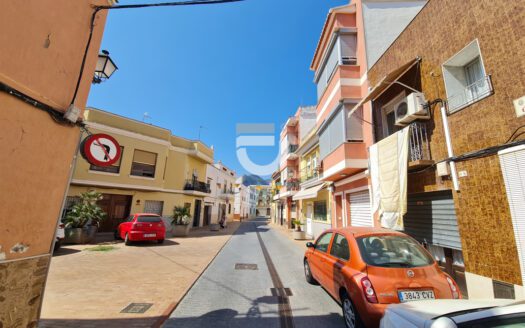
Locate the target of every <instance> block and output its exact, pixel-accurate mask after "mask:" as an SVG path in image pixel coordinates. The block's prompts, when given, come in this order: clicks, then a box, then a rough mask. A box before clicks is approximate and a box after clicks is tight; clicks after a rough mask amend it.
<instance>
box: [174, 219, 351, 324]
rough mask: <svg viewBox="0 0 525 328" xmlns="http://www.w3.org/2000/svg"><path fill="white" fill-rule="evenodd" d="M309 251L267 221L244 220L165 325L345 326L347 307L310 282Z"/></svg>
mask: <svg viewBox="0 0 525 328" xmlns="http://www.w3.org/2000/svg"><path fill="white" fill-rule="evenodd" d="M303 254H304V250H303V249H301V248H300V247H299V246H298V245H297V244H295V243H294V242H292V241H291V240H289V239H288V238H286V237H284V236H283V235H282V234H281V233H280V232H278V231H275V230H272V229H269V228H268V226H267V223H266V221H265V220H263V219H257V220H253V221H248V222H245V223H243V224H242V225H241V227H240V228H239V229H238V230H237V232H236V233H235V234H234V235H233V236H232V238H231V239H230V241H229V242H228V243H227V244H226V245H225V246H224V248H223V249H222V251H221V252H220V253H219V254H218V255H217V257H216V258H215V259H214V260H213V262H212V263H211V264H210V266H209V267H208V269H207V270H206V271H205V272H204V273H203V274H202V276H201V277H200V278H199V280H198V281H197V282H196V283H195V285H194V286H193V288H192V289H191V290H190V291H189V292H188V294H187V295H186V296H185V297H184V299H183V300H182V301H181V303H180V304H179V305H178V307H177V308H176V310H175V311H174V312H173V313H172V315H171V316H170V318H169V319H168V320H167V321H166V323H165V325H164V327H177V328H179V327H249V328H258V327H281V328H291V327H301V328H302V327H305V328H306V327H344V323H343V318H342V315H341V307H340V306H339V305H338V304H337V303H336V302H335V301H334V300H333V299H332V298H331V297H330V296H329V295H328V294H327V293H326V292H325V291H324V290H323V289H322V288H321V287H319V286H312V285H309V284H308V283H307V282H306V281H305V279H304V272H303V265H302V260H303ZM255 265H256V267H255ZM236 267H237V268H236Z"/></svg>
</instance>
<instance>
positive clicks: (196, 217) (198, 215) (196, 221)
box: [193, 199, 202, 227]
mask: <svg viewBox="0 0 525 328" xmlns="http://www.w3.org/2000/svg"><path fill="white" fill-rule="evenodd" d="M201 203H202V201H201V200H200V199H196V200H195V210H194V211H193V226H194V227H198V226H199V225H200V221H201Z"/></svg>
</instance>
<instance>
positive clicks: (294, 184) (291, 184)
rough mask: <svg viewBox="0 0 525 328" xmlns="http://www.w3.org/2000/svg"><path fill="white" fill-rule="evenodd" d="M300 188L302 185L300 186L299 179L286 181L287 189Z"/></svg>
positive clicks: (294, 189)
mask: <svg viewBox="0 0 525 328" xmlns="http://www.w3.org/2000/svg"><path fill="white" fill-rule="evenodd" d="M300 188H301V187H300V186H299V180H297V179H295V178H294V179H290V180H287V181H286V190H289V191H290V190H291V191H297V190H299V189H300Z"/></svg>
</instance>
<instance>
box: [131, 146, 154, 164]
mask: <svg viewBox="0 0 525 328" xmlns="http://www.w3.org/2000/svg"><path fill="white" fill-rule="evenodd" d="M156 161H157V154H155V153H150V152H147V151H143V150H138V149H135V153H134V154H133V162H135V163H141V164H148V165H155V162H156Z"/></svg>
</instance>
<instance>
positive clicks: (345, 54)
mask: <svg viewBox="0 0 525 328" xmlns="http://www.w3.org/2000/svg"><path fill="white" fill-rule="evenodd" d="M356 51H357V35H356V34H355V33H345V34H340V35H339V36H338V37H337V38H336V39H335V42H333V44H332V45H331V46H330V47H328V48H327V52H326V55H325V57H324V61H323V62H322V63H321V65H320V67H319V71H318V72H319V74H318V75H317V77H318V79H317V81H316V83H317V97H318V99H321V97H322V96H323V94H324V91H325V90H326V87H327V86H328V84H329V83H330V80H331V79H332V76H333V75H334V72H335V70H336V68H337V66H339V65H357V56H356Z"/></svg>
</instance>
